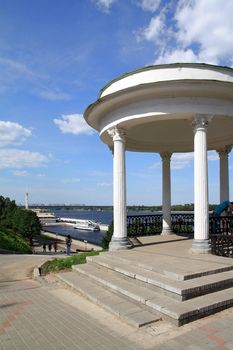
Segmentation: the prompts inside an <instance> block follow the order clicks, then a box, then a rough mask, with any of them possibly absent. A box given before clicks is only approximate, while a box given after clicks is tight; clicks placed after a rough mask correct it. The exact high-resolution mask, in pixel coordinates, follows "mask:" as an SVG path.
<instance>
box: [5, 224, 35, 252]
mask: <svg viewBox="0 0 233 350" xmlns="http://www.w3.org/2000/svg"><path fill="white" fill-rule="evenodd" d="M0 248H2V249H6V250H9V251H13V252H17V253H22V254H31V253H32V249H31V247H30V246H29V244H28V243H27V241H26V240H25V239H24V238H23V237H21V236H20V235H17V234H15V233H12V232H11V231H9V230H7V231H6V230H4V231H3V230H0Z"/></svg>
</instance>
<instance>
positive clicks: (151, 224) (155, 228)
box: [127, 214, 194, 237]
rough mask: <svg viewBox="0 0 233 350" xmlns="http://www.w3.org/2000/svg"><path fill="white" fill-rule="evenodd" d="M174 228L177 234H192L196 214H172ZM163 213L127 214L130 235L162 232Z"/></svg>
mask: <svg viewBox="0 0 233 350" xmlns="http://www.w3.org/2000/svg"><path fill="white" fill-rule="evenodd" d="M171 218H172V230H173V232H174V233H176V234H180V235H182V234H190V235H192V234H193V232H194V230H193V227H194V214H172V215H171ZM162 222H163V215H162V214H154V215H133V216H127V232H128V236H129V237H132V236H148V235H155V234H160V233H161V232H162Z"/></svg>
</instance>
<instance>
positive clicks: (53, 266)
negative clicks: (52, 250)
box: [41, 250, 102, 275]
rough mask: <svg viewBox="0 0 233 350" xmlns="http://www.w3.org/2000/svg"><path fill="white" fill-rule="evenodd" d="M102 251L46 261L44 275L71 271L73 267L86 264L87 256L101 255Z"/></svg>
mask: <svg viewBox="0 0 233 350" xmlns="http://www.w3.org/2000/svg"><path fill="white" fill-rule="evenodd" d="M100 252H102V250H101V251H94V252H87V253H79V254H75V255H73V256H70V257H66V258H63V259H57V258H56V259H54V260H51V261H46V262H45V263H44V264H43V265H42V266H41V273H42V275H46V274H47V273H49V272H58V271H61V270H67V269H68V270H70V269H71V267H72V265H78V264H85V263H86V257H87V256H93V255H99V253H100Z"/></svg>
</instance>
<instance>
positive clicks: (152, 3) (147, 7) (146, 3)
mask: <svg viewBox="0 0 233 350" xmlns="http://www.w3.org/2000/svg"><path fill="white" fill-rule="evenodd" d="M137 4H138V6H140V7H141V8H142V9H143V10H144V11H151V12H155V11H156V10H157V9H158V7H159V5H160V0H138V1H137Z"/></svg>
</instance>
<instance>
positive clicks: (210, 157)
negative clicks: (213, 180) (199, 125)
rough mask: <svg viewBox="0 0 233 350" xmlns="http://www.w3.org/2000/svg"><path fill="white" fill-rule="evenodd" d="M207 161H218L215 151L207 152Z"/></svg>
mask: <svg viewBox="0 0 233 350" xmlns="http://www.w3.org/2000/svg"><path fill="white" fill-rule="evenodd" d="M208 160H210V161H215V160H219V155H218V153H217V152H216V151H209V152H208Z"/></svg>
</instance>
